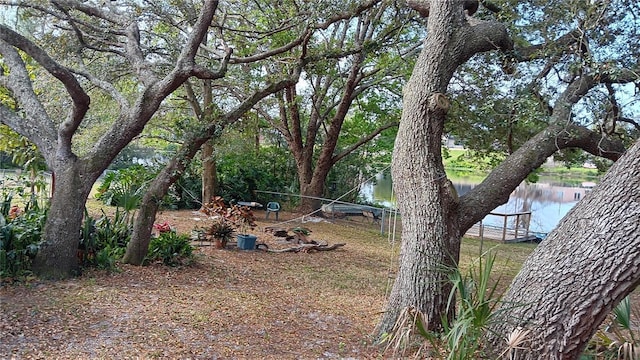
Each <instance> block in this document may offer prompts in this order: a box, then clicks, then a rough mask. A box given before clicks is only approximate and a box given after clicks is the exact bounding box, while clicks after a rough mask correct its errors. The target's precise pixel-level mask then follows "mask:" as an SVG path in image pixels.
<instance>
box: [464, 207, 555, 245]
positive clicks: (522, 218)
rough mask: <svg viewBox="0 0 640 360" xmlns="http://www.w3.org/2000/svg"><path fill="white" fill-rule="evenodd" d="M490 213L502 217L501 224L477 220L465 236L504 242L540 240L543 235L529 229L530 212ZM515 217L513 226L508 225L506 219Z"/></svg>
mask: <svg viewBox="0 0 640 360" xmlns="http://www.w3.org/2000/svg"><path fill="white" fill-rule="evenodd" d="M490 215H494V216H499V217H503V218H504V221H503V226H495V225H488V224H483V223H482V222H479V223H477V224H475V225H473V226H472V227H471V229H469V230H468V231H467V232H466V233H465V236H468V237H475V238H482V239H489V240H495V241H501V242H504V243H513V242H540V241H542V238H543V236H541V234H536V233H533V232H530V231H529V219H531V212H530V211H527V212H520V213H509V214H502V213H490ZM510 217H515V226H513V227H509V226H507V224H508V221H507V220H508V219H509V218H510Z"/></svg>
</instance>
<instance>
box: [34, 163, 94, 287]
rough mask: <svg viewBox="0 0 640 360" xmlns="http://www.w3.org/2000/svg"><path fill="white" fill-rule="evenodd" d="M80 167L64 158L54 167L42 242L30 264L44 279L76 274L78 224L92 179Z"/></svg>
mask: <svg viewBox="0 0 640 360" xmlns="http://www.w3.org/2000/svg"><path fill="white" fill-rule="evenodd" d="M80 168H81V163H80V162H78V161H77V160H75V159H68V160H67V161H63V162H61V163H58V166H57V167H56V168H55V169H54V171H55V175H56V188H55V190H54V193H53V196H52V198H51V204H50V208H49V212H48V215H47V222H46V224H45V227H44V230H43V235H42V243H41V244H40V248H39V250H38V253H37V255H36V257H35V259H34V261H33V265H32V270H33V272H34V273H35V274H38V276H40V277H42V278H45V279H63V278H66V277H69V276H70V275H74V274H76V275H78V274H79V263H78V257H77V250H78V244H79V242H80V228H81V226H82V218H83V214H84V205H85V202H86V200H87V197H88V196H89V192H90V191H91V186H92V185H93V183H94V181H95V177H94V178H90V177H87V178H82V177H80V176H79V172H80ZM56 170H57V171H56ZM96 177H97V176H96Z"/></svg>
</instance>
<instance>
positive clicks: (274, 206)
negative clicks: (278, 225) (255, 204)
mask: <svg viewBox="0 0 640 360" xmlns="http://www.w3.org/2000/svg"><path fill="white" fill-rule="evenodd" d="M266 211H267V219H268V218H269V214H270V213H276V220H278V213H279V212H280V204H279V203H277V202H275V201H271V202H269V203H268V204H267V209H266Z"/></svg>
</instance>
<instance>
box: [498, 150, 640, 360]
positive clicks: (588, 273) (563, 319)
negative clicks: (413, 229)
mask: <svg viewBox="0 0 640 360" xmlns="http://www.w3.org/2000/svg"><path fill="white" fill-rule="evenodd" d="M638 284H640V142H636V144H635V146H633V148H631V149H630V150H629V151H628V152H627V153H626V154H625V155H624V156H623V157H622V158H621V159H620V160H618V161H617V162H616V163H615V165H614V166H613V167H612V168H611V169H610V170H609V172H608V173H607V174H606V176H605V177H604V179H603V180H602V182H601V183H600V185H599V186H598V187H596V188H595V189H594V190H593V191H592V192H591V193H589V194H588V195H587V196H586V197H585V198H584V199H583V200H582V201H580V202H579V203H578V204H577V205H576V206H575V207H574V208H573V209H572V210H571V211H570V212H569V213H568V214H567V215H566V216H565V217H564V219H563V220H562V222H560V224H559V225H558V227H557V228H556V229H555V230H554V231H553V232H552V233H551V234H549V236H548V237H547V238H546V239H545V240H544V241H543V242H542V243H541V244H540V245H539V246H538V248H537V249H536V250H535V251H534V252H533V253H532V254H531V256H529V258H528V259H527V261H525V263H524V264H523V268H522V270H521V271H520V273H519V274H518V275H517V276H516V278H515V279H514V280H513V282H512V283H511V286H510V287H509V290H508V292H507V293H506V295H505V297H504V299H503V304H504V305H503V306H502V309H499V310H498V311H499V313H500V314H501V319H502V320H501V321H497V322H495V323H494V324H493V326H492V328H491V332H490V334H491V335H489V336H490V337H491V342H492V346H493V350H494V351H495V353H497V354H499V353H501V352H502V351H503V350H504V349H505V348H506V343H505V342H504V337H505V336H507V335H508V334H509V333H511V332H512V331H513V330H514V329H515V328H516V327H518V326H520V327H522V328H523V329H525V330H528V331H529V334H528V335H527V336H526V338H527V341H526V342H524V343H523V344H520V345H519V346H520V347H522V348H524V349H519V350H517V351H515V350H514V351H513V352H514V353H515V354H516V355H515V356H514V357H512V358H513V359H577V358H578V357H579V356H580V354H581V352H582V351H583V350H584V349H585V346H586V345H587V342H588V341H589V339H590V338H591V337H592V336H593V334H594V333H595V332H596V330H597V328H598V326H599V325H600V323H602V321H603V320H604V319H605V318H606V316H607V314H609V313H610V312H611V310H612V309H613V308H614V306H615V305H616V304H617V303H618V302H619V301H620V300H621V299H623V298H624V297H625V296H626V295H628V294H629V293H630V292H631V291H633V289H635V288H636V286H637V285H638Z"/></svg>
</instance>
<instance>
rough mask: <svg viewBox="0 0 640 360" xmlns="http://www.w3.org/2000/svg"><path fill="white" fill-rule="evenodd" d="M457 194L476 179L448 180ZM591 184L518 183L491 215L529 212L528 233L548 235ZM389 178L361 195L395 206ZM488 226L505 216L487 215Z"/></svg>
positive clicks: (499, 223) (510, 220) (510, 222)
mask: <svg viewBox="0 0 640 360" xmlns="http://www.w3.org/2000/svg"><path fill="white" fill-rule="evenodd" d="M451 181H452V182H453V184H454V186H455V188H456V190H457V191H458V194H459V195H463V194H465V193H467V192H468V191H469V190H471V189H473V188H474V187H475V186H476V185H478V184H479V182H480V180H478V179H466V178H453V179H452V180H451ZM594 185H595V184H594V183H587V182H584V183H581V182H578V183H577V184H569V183H561V182H554V181H551V180H543V181H540V182H538V183H526V182H523V183H522V184H520V185H519V186H518V187H517V188H516V189H515V190H514V191H513V193H511V196H510V197H509V201H508V202H507V203H506V204H504V205H501V206H499V207H497V208H496V209H494V210H493V212H494V213H501V214H504V213H518V212H527V211H531V221H530V223H529V230H530V231H531V232H536V233H545V234H546V233H549V232H551V230H553V229H554V228H555V227H556V225H557V224H558V222H560V220H561V219H562V218H563V217H564V216H565V215H566V214H567V213H568V212H569V210H571V208H573V207H574V206H575V205H576V204H577V203H578V201H579V200H580V199H582V198H583V197H584V196H585V194H586V193H587V192H588V191H590V189H591V187H593V186H594ZM391 186H392V185H391V178H390V177H389V176H388V175H387V176H380V177H379V178H378V179H377V180H376V182H375V183H371V184H366V185H365V186H363V188H362V191H361V196H362V197H363V198H364V199H365V200H369V201H375V202H378V203H379V204H381V205H383V206H386V207H391V208H393V207H395V199H394V198H393V197H392V191H391ZM482 222H483V223H484V224H487V225H496V226H502V225H503V223H504V217H502V216H494V215H487V217H485V219H484V220H483V221H482ZM514 223H515V216H512V217H509V218H508V224H507V226H508V227H511V228H512V227H514V226H515V224H514Z"/></svg>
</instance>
